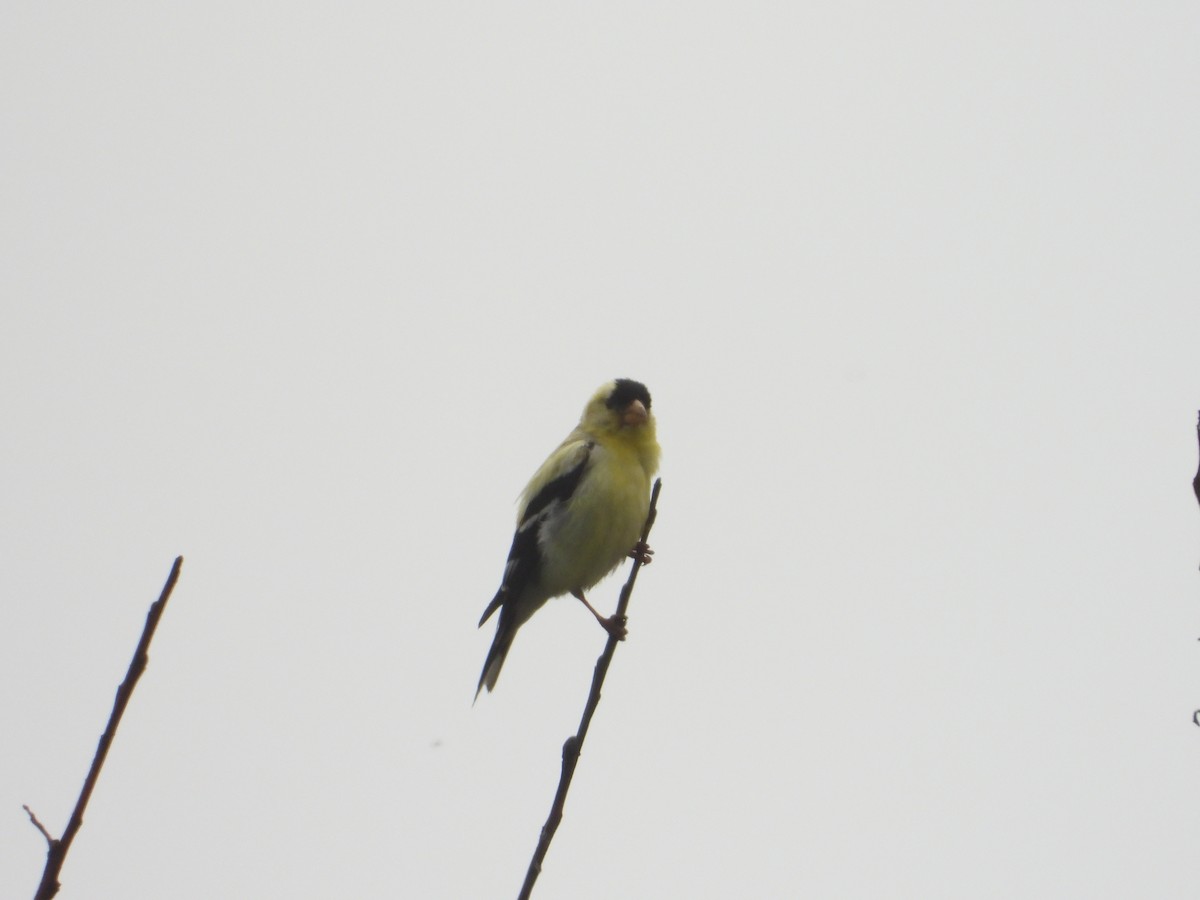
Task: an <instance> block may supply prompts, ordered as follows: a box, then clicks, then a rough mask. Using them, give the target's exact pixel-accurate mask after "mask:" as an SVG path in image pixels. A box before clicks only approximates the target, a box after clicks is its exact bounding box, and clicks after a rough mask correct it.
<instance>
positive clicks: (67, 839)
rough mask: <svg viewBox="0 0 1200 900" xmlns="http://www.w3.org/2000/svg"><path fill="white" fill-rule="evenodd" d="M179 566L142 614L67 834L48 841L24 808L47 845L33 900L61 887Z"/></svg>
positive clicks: (44, 899)
mask: <svg viewBox="0 0 1200 900" xmlns="http://www.w3.org/2000/svg"><path fill="white" fill-rule="evenodd" d="M182 565H183V557H182V556H178V557H176V558H175V565H173V566H172V567H171V574H170V575H168V576H167V583H166V584H165V585H163V589H162V593H161V594H159V597H158V600H156V601H155V602H154V603H153V604H151V606H150V611H149V612H148V613H147V614H146V627H145V628H144V629H142V638H141V640H140V641H138V645H137V650H135V651H134V653H133V659H132V660H130V663H129V670H128V671H127V672H126V673H125V680H124V681H122V682H121V685H120V687H118V688H117V696H116V699H115V700H114V701H113V708H112V714H111V715H110V716H109V717H108V725H107V726H106V727H105V729H104V734H102V735H100V743H99V744H98V745H97V746H96V755H95V756H94V757H93V758H92V767H91V769H89V770H88V773H87V778H85V779H84V781H83V789H82V790H81V791H80V792H79V799H78V800H76V801H75V809H74V811H72V813H71V818H70V819H69V820H68V822H67V830H66V831H64V832H63V836H62V837H61V838H58V839H57V840H55V839H54V838H52V837H51V836H50V832H48V831H47V830H46V828H45V827H44V826H43V825H42V823H41V822H39V821H38V819H37V816H35V815H34V814H33V811H32V810H30V808H29V807H28V806H26V807H25V811H26V812H27V813H29V818H30V819H31V820H32V821H33V824H34V825H35V826H36V827H37V830H38V831H40V832H41V833H42V835H43V837H45V838H46V841H47V843H48V844H49V845H50V848H49V850H47V851H46V868H45V869H43V870H42V881H41V884H39V885H38V889H37V893H36V894H34V895H33V897H34V900H51V898H52V897H54V896H55V895H56V894H57V893H58V889H59V888H60V887H62V885H60V884H59V882H58V876H59V873H60V872H62V867H63V863H64V862H66V859H67V851H68V850H70V849H71V842H72V841H74V840H75V835H77V834H78V833H79V829H80V828H82V827H83V812H84V810H85V809H87V805H88V801H89V800H91V799H92V791H93V790H95V788H96V781H97V779H98V778H99V777H100V769H101V768H103V766H104V760H105V759H106V758H107V757H108V750H109V748H110V747H111V746H112V742H113V737H115V736H116V733H117V726H118V725H120V724H121V716H123V715H124V714H125V707H126V706H128V705H129V698H130V697H131V696H133V689H134V687H136V686H137V682H138V679H139V678H141V677H142V672H144V671H146V664H147V663H148V662H149V661H150V657H149V656H148V655H147V650H148V649H149V647H150V641H151V639H152V638H153V637H154V630H155V629H156V628H157V627H158V620H159V619H160V618H162V614H163V610H164V609H165V608H166V605H167V600H168V599H170V597H171V591H173V590H174V589H175V582H177V581H178V580H179V568H180V566H182Z"/></svg>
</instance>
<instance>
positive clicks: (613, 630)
mask: <svg viewBox="0 0 1200 900" xmlns="http://www.w3.org/2000/svg"><path fill="white" fill-rule="evenodd" d="M596 621H597V622H599V623H600V627H601V628H603V629H604V630H605V631H607V632H608V634H609V637H615V638H616V639H617V640H618V641H623V640H625V638H626V637H628V635H629V629H628V628H626V627H625V624H626V622H628V621H629V620H628V619H626V618H625V616H618V615H611V616H609V617H608V618H607V619H602V618H600V617H599V616H597V617H596Z"/></svg>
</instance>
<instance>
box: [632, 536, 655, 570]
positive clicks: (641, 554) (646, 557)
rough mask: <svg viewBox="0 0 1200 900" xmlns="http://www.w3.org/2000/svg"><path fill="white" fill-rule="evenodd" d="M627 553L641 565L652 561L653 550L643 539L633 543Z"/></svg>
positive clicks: (646, 564)
mask: <svg viewBox="0 0 1200 900" xmlns="http://www.w3.org/2000/svg"><path fill="white" fill-rule="evenodd" d="M629 555H630V556H631V557H632V558H633V559H636V560H637V561H638V562H639V563H641V564H642V565H643V566H648V565H650V563H652V562H654V551H653V550H651V549H650V545H649V544H647V543H645V542H644V541H638V542H637V543H636V544H634V545H633V549H632V550H630V551H629Z"/></svg>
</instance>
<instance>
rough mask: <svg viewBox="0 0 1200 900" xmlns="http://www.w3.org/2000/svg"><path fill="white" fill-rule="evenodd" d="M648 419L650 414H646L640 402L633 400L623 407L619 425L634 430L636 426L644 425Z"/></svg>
mask: <svg viewBox="0 0 1200 900" xmlns="http://www.w3.org/2000/svg"><path fill="white" fill-rule="evenodd" d="M649 418H650V414H649V413H648V412H646V407H644V406H642V401H641V400H634V401H633V402H632V403H630V404H629V405H628V406H627V407H625V412H623V413H621V423H622V424H624V425H629V426H632V427H635V428H636V427H637V426H638V425H645V424H646V420H647V419H649Z"/></svg>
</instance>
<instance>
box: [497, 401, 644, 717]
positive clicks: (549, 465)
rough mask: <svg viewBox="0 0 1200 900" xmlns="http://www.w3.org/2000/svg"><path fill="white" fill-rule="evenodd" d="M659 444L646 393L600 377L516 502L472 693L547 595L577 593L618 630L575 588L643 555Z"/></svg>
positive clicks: (613, 625)
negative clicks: (491, 625) (488, 642)
mask: <svg viewBox="0 0 1200 900" xmlns="http://www.w3.org/2000/svg"><path fill="white" fill-rule="evenodd" d="M658 456H659V447H658V440H657V439H656V438H655V435H654V415H653V414H652V413H651V412H650V392H649V391H648V390H646V386H645V385H644V384H641V383H640V382H637V381H632V380H631V379H628V378H618V379H616V380H615V381H610V382H608V383H607V384H605V385H603V386H602V387H601V388H600V389H599V390H597V391H596V393H595V394H593V395H592V399H591V400H589V401H588V404H587V406H586V407H585V408H584V410H583V416H582V417H581V418H580V420H579V424H578V425H577V426H576V427H575V430H574V431H572V432H571V433H570V434H569V435H567V439H566V440H565V441H563V442H562V443H561V444H560V445H559V447H558V449H557V450H555V451H554V452H553V453H551V454H550V458H549V459H547V460H546V461H545V462H544V463H542V466H541V468H540V469H538V470H537V472H535V473H534V476H533V478H532V479H530V481H529V484H528V485H526V487H525V490H524V491H522V493H521V497H520V500H519V501H518V502H517V531H516V534H514V535H513V542H512V549H511V550H509V551H508V563H507V564H506V565H505V567H504V577H503V579H502V580H501V583H500V590H498V591H496V596H495V597H494V598H492V602H491V603H489V604H488V606H487V609H485V610H484V611H483V618H481V619H480V620H479V624H480V625H481V626H482V625H483V623H484V622H486V621H487V620H488V619H489V618H490V617H491V615H492V613H494V612H496V610H500V621H499V624H498V625H497V626H496V637H495V639H494V640H493V641H492V648H491V649H490V650H489V651H488V655H487V661H486V662H484V664H483V673H482V674H481V675H480V676H479V687H478V688H477V689H476V691H475V696H476V698H478V697H479V692H480V691H482V690H483V688H484V686H485V685H486V686H487V689H488V690H489V691H491V690H492V689H494V688H495V687H496V678H497V677H499V675H500V668H501V666H503V665H504V658H505V657H506V656H507V655H508V649H509V647H511V646H512V642H513V638H514V637H515V636H516V634H517V629H518V628H520V627H521V626H522V625H524V624H525V623H526V622H527V621H529V617H530V616H532V615H533V614H534V613H535V612H537V611H538V610H539V609H540V608H541V607H542V605H543V604H544V603H545V602H546V601H547V600H549V599H550V598H552V597H559V596H562V595H563V594H568V593H569V594H571V595H573V596H575V597H577V598H578V599H579V600H581V601H583V604H584V605H585V606H586V607H587V608H588V609H589V610H591V612H592V615H594V616H595V617H596V621H598V622H599V623H600V624H601V625H602V626H604V628H605V630H606V631H608V632H609V633H610V634H613V635H616V636H617V637H621V638H623V637H624V633H625V627H624V623H623V622H618V621H616V617H615V616H614V617H612V618H608V619H606V618H604V617H603V616H601V615H600V614H599V613H598V612H596V610H595V609H594V608H593V607H592V605H591V604H590V603H588V601H587V599H586V598H585V597H584V595H583V592H584V591H586V590H588V589H590V588H591V587H592V586H593V585H594V584H596V582H598V581H600V579H602V578H603V577H604V576H605V575H607V574H608V573H609V572H611V571H613V569H615V568H616V567H617V566H618V565H620V563H621V560H623V559H624V558H625V557H626V556H631V555H636V556H640V557H641V559H642V560H643V562H646V561H649V554H650V552H651V551H650V550H649V548H647V547H645V545H642V544H641V543H640V541H639V540H638V538H639V537H640V535H641V531H642V525H643V524H644V522H645V520H646V514H647V512H648V511H649V507H650V479H651V477H652V476H653V475H654V473H655V472H656V471H658Z"/></svg>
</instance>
